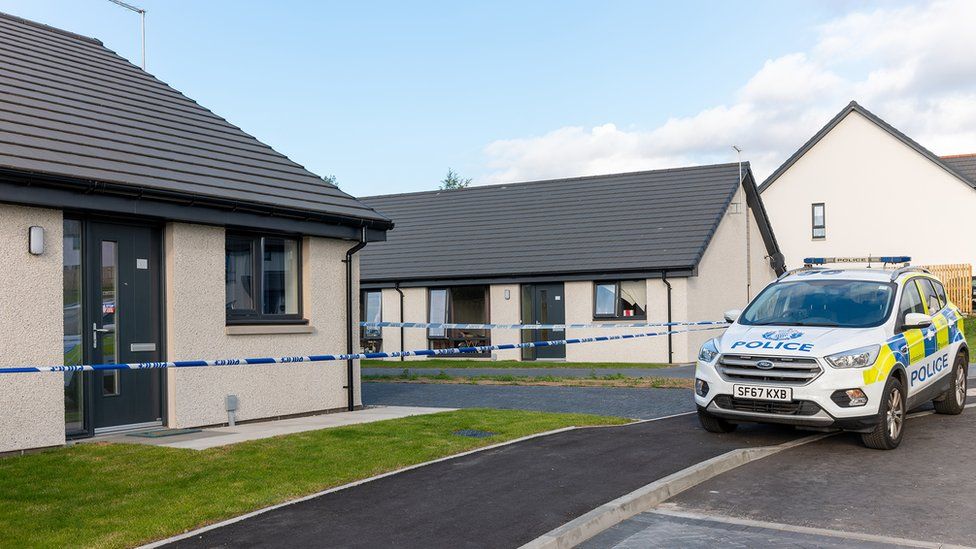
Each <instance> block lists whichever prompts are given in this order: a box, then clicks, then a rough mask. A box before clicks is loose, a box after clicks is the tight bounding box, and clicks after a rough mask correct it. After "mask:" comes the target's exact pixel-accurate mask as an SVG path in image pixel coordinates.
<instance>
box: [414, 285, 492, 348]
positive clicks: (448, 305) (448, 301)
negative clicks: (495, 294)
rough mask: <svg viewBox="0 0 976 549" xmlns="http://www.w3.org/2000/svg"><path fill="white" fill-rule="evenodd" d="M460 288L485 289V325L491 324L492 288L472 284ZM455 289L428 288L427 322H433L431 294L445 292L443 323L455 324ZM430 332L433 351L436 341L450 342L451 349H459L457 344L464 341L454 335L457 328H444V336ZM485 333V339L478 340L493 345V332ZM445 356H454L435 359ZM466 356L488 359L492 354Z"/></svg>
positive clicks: (429, 338) (428, 334)
mask: <svg viewBox="0 0 976 549" xmlns="http://www.w3.org/2000/svg"><path fill="white" fill-rule="evenodd" d="M458 287H461V288H464V287H477V288H484V295H485V322H484V323H485V324H490V323H491V286H490V285H488V284H470V285H464V286H458ZM455 288H456V287H455V286H436V287H429V288H427V322H428V323H429V322H432V321H431V317H430V312H431V311H430V305H431V299H430V296H431V294H432V293H433V292H436V291H443V292H444V321H443V322H444V324H452V323H454V322H455V319H454V297H453V295H452V294H453V290H454V289H455ZM430 330H431V329H430V328H428V329H427V334H426V335H427V342H428V343H429V344H430V345H431V347H430V348H432V349H433V348H434V344H433V343H431V342H434V341H447V342H450V345H449V346H450V347H457V346H458V345H456V343H458V342H460V341H464V338H460V337H457V336H456V335H455V334H454V332H456V331H457V329H456V328H444V334H443V335H431V333H430ZM484 332H485V336H484V338H478V339H484V340H485V341H484V344H485V345H491V330H484ZM479 345H480V344H479ZM443 356H447V357H451V356H453V355H434V358H437V357H443ZM465 356H468V357H487V356H490V353H466V354H465Z"/></svg>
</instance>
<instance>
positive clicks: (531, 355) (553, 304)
mask: <svg viewBox="0 0 976 549" xmlns="http://www.w3.org/2000/svg"><path fill="white" fill-rule="evenodd" d="M565 322H566V303H565V302H564V301H563V284H562V283H561V282H559V283H555V284H524V285H523V286H522V323H523V324H564V323H565ZM565 338H566V331H565V330H522V341H552V340H557V339H565ZM522 358H523V359H524V360H534V359H537V358H549V359H554V358H555V359H558V358H566V346H565V345H560V346H556V347H534V348H529V349H523V350H522Z"/></svg>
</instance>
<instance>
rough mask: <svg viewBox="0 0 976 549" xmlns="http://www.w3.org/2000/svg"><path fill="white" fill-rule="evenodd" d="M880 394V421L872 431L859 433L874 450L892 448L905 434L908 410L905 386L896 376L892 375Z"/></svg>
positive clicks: (863, 440)
mask: <svg viewBox="0 0 976 549" xmlns="http://www.w3.org/2000/svg"><path fill="white" fill-rule="evenodd" d="M881 394H882V397H881V409H880V410H878V415H879V416H880V418H881V421H879V422H878V426H877V427H875V428H874V431H871V432H870V433H867V434H863V435H861V442H863V443H864V445H865V446H867V447H868V448H874V449H875V450H894V449H895V448H897V447H898V445H899V444H900V443H901V437H902V436H903V435H904V434H905V416H906V414H907V412H908V410H907V409H906V407H907V401H906V399H905V388H904V387H903V386H902V384H901V381H900V380H899V379H898V378H896V377H894V376H892V377H889V378H888V382H887V383H885V388H884V392H883V393H881Z"/></svg>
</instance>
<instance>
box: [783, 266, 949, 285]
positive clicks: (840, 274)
mask: <svg viewBox="0 0 976 549" xmlns="http://www.w3.org/2000/svg"><path fill="white" fill-rule="evenodd" d="M895 272H896V271H894V270H892V269H867V268H860V269H851V268H831V267H824V268H812V269H803V270H798V271H794V272H791V273H789V274H787V275H786V276H784V277H782V278H780V279H779V281H780V282H786V281H793V280H865V281H871V282H892V279H891V275H892V274H894V273H895ZM909 276H928V277H932V275H930V274H928V273H926V272H923V271H917V270H911V271H905V272H903V273H901V274H899V275H898V277H896V280H898V279H904V278H906V277H909ZM933 278H934V277H933Z"/></svg>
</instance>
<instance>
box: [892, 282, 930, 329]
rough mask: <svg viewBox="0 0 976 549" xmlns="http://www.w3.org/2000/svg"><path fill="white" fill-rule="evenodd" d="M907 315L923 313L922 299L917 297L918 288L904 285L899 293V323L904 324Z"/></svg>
mask: <svg viewBox="0 0 976 549" xmlns="http://www.w3.org/2000/svg"><path fill="white" fill-rule="evenodd" d="M908 313H923V314H924V313H925V306H924V305H922V298H921V297H920V296H919V295H918V287H917V286H915V285H914V284H905V289H904V290H903V291H902V293H901V308H899V309H898V315H899V321H900V322H905V317H906V316H907V315H908Z"/></svg>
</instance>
